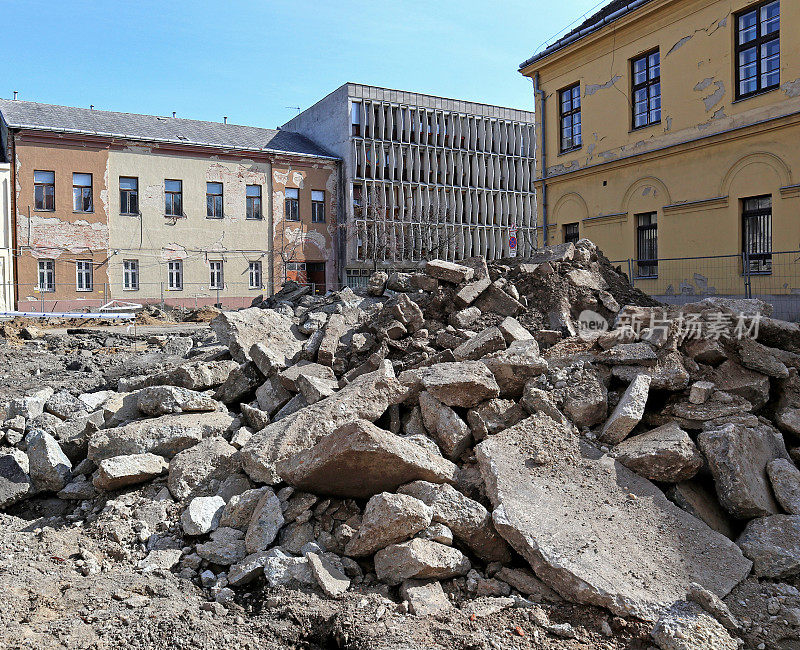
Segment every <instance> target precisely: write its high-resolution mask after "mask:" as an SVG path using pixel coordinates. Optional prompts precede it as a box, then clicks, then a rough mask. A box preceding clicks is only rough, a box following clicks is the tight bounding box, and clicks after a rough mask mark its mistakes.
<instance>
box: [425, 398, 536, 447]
mask: <svg viewBox="0 0 800 650" xmlns="http://www.w3.org/2000/svg"><path fill="white" fill-rule="evenodd" d="M420 399H421V398H420ZM526 417H527V413H526V412H525V409H524V408H522V407H521V406H520V405H519V404H517V403H516V402H515V401H513V400H510V399H499V398H497V399H490V400H487V401H485V402H483V403H482V404H480V405H478V406H476V407H475V408H473V409H470V410H469V412H468V413H467V423H468V424H469V427H470V429H471V430H472V435H473V437H474V438H475V440H478V441H480V440H483V439H484V438H485V437H486V436H491V435H494V434H495V433H497V432H498V431H502V430H503V429H507V428H508V427H511V426H514V425H515V424H516V423H517V422H521V421H522V420H524V419H525V418H526Z"/></svg>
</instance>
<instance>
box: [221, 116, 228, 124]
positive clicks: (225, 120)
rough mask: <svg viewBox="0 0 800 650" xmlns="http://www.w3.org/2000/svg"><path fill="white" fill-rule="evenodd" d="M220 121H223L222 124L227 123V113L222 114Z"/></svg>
mask: <svg viewBox="0 0 800 650" xmlns="http://www.w3.org/2000/svg"><path fill="white" fill-rule="evenodd" d="M222 123H223V124H227V123H228V116H227V115H223V117H222Z"/></svg>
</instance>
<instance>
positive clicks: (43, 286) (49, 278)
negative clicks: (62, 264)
mask: <svg viewBox="0 0 800 650" xmlns="http://www.w3.org/2000/svg"><path fill="white" fill-rule="evenodd" d="M38 268H39V286H38V289H39V291H40V292H41V293H52V292H54V291H55V290H56V261H55V260H50V259H45V260H39V264H38ZM43 281H44V282H43Z"/></svg>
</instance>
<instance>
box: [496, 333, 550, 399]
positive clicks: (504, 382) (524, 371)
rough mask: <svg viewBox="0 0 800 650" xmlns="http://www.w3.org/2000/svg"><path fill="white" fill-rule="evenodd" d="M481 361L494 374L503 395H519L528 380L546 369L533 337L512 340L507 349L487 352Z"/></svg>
mask: <svg viewBox="0 0 800 650" xmlns="http://www.w3.org/2000/svg"><path fill="white" fill-rule="evenodd" d="M481 361H482V362H483V363H484V364H485V365H486V367H487V368H489V370H490V371H491V373H492V374H493V375H494V378H495V380H496V381H497V385H498V387H499V388H500V394H501V395H502V396H504V397H519V396H520V395H522V392H523V390H524V388H525V384H526V383H527V382H528V380H530V379H532V378H533V377H538V376H539V375H541V374H542V373H543V372H544V371H545V370H547V361H545V360H544V359H542V357H541V356H539V344H538V343H537V342H536V341H535V340H534V339H525V340H523V341H514V342H513V343H511V345H509V346H508V349H506V350H502V351H500V352H494V353H492V354H489V355H487V356H485V357H483V358H482V359H481Z"/></svg>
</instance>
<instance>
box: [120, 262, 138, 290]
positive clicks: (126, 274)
mask: <svg viewBox="0 0 800 650" xmlns="http://www.w3.org/2000/svg"><path fill="white" fill-rule="evenodd" d="M122 290H123V291H139V260H122Z"/></svg>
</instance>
